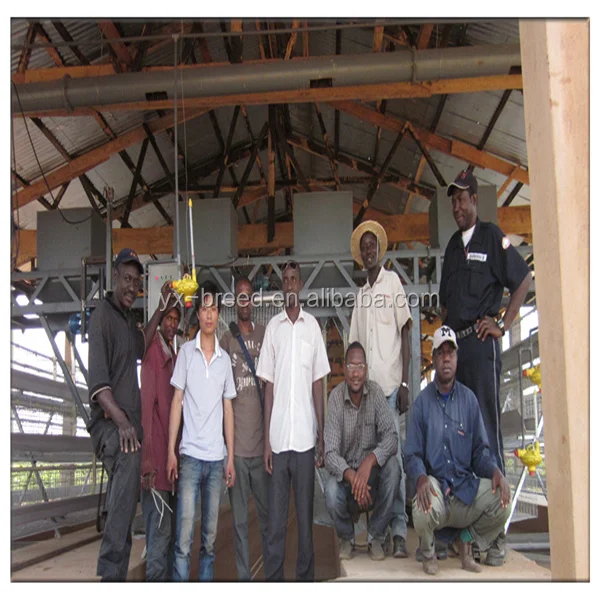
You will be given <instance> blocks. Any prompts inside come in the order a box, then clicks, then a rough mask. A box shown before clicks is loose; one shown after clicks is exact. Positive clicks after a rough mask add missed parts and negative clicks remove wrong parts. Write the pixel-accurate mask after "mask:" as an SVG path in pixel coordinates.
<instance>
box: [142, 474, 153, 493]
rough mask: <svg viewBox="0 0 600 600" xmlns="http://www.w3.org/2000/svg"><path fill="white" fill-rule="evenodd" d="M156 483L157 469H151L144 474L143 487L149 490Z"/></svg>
mask: <svg viewBox="0 0 600 600" xmlns="http://www.w3.org/2000/svg"><path fill="white" fill-rule="evenodd" d="M155 484H156V471H154V470H153V471H149V472H146V473H144V474H143V475H142V487H143V488H144V489H145V490H146V491H147V492H149V491H150V490H151V489H152V488H153V487H154V486H155Z"/></svg>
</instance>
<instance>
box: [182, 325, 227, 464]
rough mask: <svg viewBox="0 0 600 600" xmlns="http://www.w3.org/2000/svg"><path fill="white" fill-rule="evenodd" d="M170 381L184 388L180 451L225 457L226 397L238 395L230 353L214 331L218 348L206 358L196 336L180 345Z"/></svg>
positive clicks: (199, 456)
mask: <svg viewBox="0 0 600 600" xmlns="http://www.w3.org/2000/svg"><path fill="white" fill-rule="evenodd" d="M171 385H172V386H173V387H176V388H177V389H178V390H183V432H182V435H181V444H180V445H179V453H180V454H186V455H187V456H191V457H193V458H196V459H198V460H222V459H223V458H224V456H225V441H224V439H223V399H224V398H227V399H231V398H235V397H236V391H235V383H234V381H233V371H232V369H231V360H230V359H229V354H227V352H225V350H223V349H222V348H221V346H220V345H219V340H218V339H217V336H216V335H215V352H214V354H213V355H212V358H211V359H210V362H208V361H207V360H206V357H205V356H204V352H202V348H201V347H200V332H198V335H197V336H196V339H194V340H190V341H189V342H186V343H185V344H183V346H181V349H180V350H179V354H178V355H177V362H176V363H175V369H174V371H173V376H172V377H171Z"/></svg>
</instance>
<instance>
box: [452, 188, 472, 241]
mask: <svg viewBox="0 0 600 600" xmlns="http://www.w3.org/2000/svg"><path fill="white" fill-rule="evenodd" d="M452 214H453V215H454V220H455V221H456V224H457V225H458V228H459V229H460V230H461V231H466V230H467V229H470V228H471V227H473V225H475V221H476V220H477V194H473V195H472V196H471V195H470V194H469V190H459V189H458V188H454V190H453V192H452Z"/></svg>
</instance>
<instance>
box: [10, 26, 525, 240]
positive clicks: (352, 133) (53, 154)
mask: <svg viewBox="0 0 600 600" xmlns="http://www.w3.org/2000/svg"><path fill="white" fill-rule="evenodd" d="M274 21H276V26H277V28H281V27H285V28H289V27H291V25H292V20H291V19H276V20H274ZM147 22H148V21H147V20H146V19H117V23H118V26H119V27H121V29H122V31H123V34H124V35H126V36H130V35H140V34H141V33H142V30H143V24H144V23H147ZM255 22H256V19H245V20H244V21H243V29H244V30H246V31H249V30H256V23H255ZM62 23H63V24H64V25H65V26H66V28H67V30H68V31H69V34H70V35H71V36H72V37H73V39H74V40H76V41H78V42H80V43H81V45H80V47H79V49H80V50H81V51H82V52H83V53H84V54H85V55H86V57H87V58H88V59H89V60H90V61H91V62H92V63H98V62H102V61H104V62H106V61H108V60H110V58H109V55H108V50H107V45H106V42H105V41H104V42H103V41H102V35H101V32H100V28H99V26H98V21H97V20H95V19H63V20H62ZM181 23H182V21H177V22H175V21H165V20H154V21H153V25H154V27H153V30H152V32H151V33H152V34H154V33H156V32H157V31H162V32H167V33H166V35H167V36H169V35H170V33H168V32H170V31H174V30H175V29H177V27H176V26H177V25H178V24H179V25H181ZM191 23H192V21H191V20H184V21H183V24H184V25H185V26H187V27H189V26H190V25H191ZM202 23H203V28H204V31H205V32H206V33H214V32H221V26H220V21H219V20H218V19H210V20H203V21H202ZM261 23H262V24H263V25H264V23H265V22H264V20H263V21H262V22H261ZM301 23H303V21H301ZM328 23H329V24H333V23H335V20H333V19H328V20H324V19H319V20H310V21H309V25H319V26H321V25H324V24H328ZM42 24H43V26H44V28H45V30H46V32H47V33H48V35H49V36H50V38H51V39H52V40H53V41H61V37H60V35H59V33H58V32H57V30H56V29H55V27H54V26H53V24H52V23H51V21H50V20H43V21H42ZM445 24H446V22H440V23H436V25H435V27H434V30H433V33H432V38H431V41H430V46H432V47H435V46H436V45H439V42H440V39H441V35H442V31H443V30H444V25H445ZM464 24H465V23H464V21H462V22H458V21H457V22H455V23H453V28H452V31H451V34H450V38H449V41H448V45H449V46H453V45H456V43H457V42H459V41H461V42H462V43H464V44H466V45H485V44H505V43H515V42H517V43H518V42H519V25H518V20H516V19H503V20H493V21H485V22H480V21H479V22H474V21H470V22H468V23H467V27H466V32H465V29H464ZM28 27H29V22H28V21H27V20H26V19H13V20H12V21H11V31H12V39H11V41H12V45H13V49H12V52H11V69H12V71H13V72H14V71H16V69H17V66H18V62H19V59H20V55H21V51H20V49H16V47H17V46H19V45H22V44H23V41H24V39H25V36H26V34H27V30H28ZM166 27H169V28H170V29H165V28H166ZM419 27H420V25H418V24H414V23H413V24H410V25H408V26H407V28H408V30H409V31H410V32H411V34H412V35H413V36H415V37H416V36H417V35H418V32H419ZM271 33H272V34H273V31H271ZM275 35H276V36H277V37H278V38H279V39H280V46H282V47H285V44H286V43H287V40H288V39H289V33H285V34H277V33H276V32H275ZM340 36H341V49H342V53H343V54H346V55H348V54H350V55H352V54H361V53H368V52H371V51H372V43H373V29H372V28H370V27H363V28H353V29H344V30H342V31H341V34H340ZM461 38H462V39H461ZM242 39H243V59H244V60H256V59H258V58H260V51H259V37H258V36H256V35H249V36H245V37H243V38H242ZM261 39H262V41H263V43H264V44H268V40H267V35H266V32H265V34H264V35H263V36H261ZM205 40H206V45H207V47H208V49H209V52H210V54H211V58H212V60H213V61H214V62H225V61H227V60H228V57H227V54H226V50H225V43H224V38H223V37H221V36H215V37H208V38H205ZM84 42H91V44H87V43H84ZM155 44H156V42H153V46H154V45H155ZM130 47H131V49H132V51H133V50H134V44H131V45H130ZM181 47H182V45H180V48H181ZM335 48H336V32H335V30H329V31H315V32H311V33H310V34H309V54H310V56H324V55H333V54H335ZM59 52H60V53H61V56H63V58H64V59H65V61H66V63H67V64H69V65H71V64H72V65H76V64H79V61H78V59H77V58H76V57H75V55H74V54H73V53H72V52H71V51H70V50H68V48H66V47H63V48H60V49H59ZM195 54H196V59H197V60H198V61H202V60H203V59H202V53H201V51H200V48H199V47H198V44H197V43H196V50H195ZM301 54H302V34H301V33H300V34H298V36H297V40H296V44H295V46H294V56H300V55H301ZM145 64H146V65H149V66H150V65H167V66H171V65H172V64H173V44H172V41H171V40H170V39H169V37H167V38H166V43H164V44H162V45H161V46H160V47H158V48H157V49H156V50H152V51H151V52H149V53H148V55H147V57H146V60H145ZM53 66H54V61H53V60H52V58H51V57H50V55H49V54H48V52H47V51H46V50H45V49H35V50H34V51H32V54H31V59H30V64H29V68H48V67H53ZM501 97H502V91H495V92H485V93H477V94H460V95H451V96H449V97H448V99H447V102H446V106H445V108H444V111H443V113H442V117H441V119H440V122H439V124H438V127H437V130H436V133H437V134H438V135H441V136H444V137H446V138H448V139H456V140H461V141H465V142H467V143H469V144H471V145H474V146H476V145H477V144H478V143H479V142H480V140H481V137H482V135H483V133H484V132H485V130H486V128H487V125H488V123H489V121H490V119H491V117H492V115H493V113H494V111H495V109H496V107H497V105H498V102H499V101H500V99H501ZM439 101H440V99H439V97H433V98H428V99H427V98H423V99H398V100H390V101H388V102H387V111H386V114H389V115H392V116H397V117H398V118H400V119H406V120H409V121H411V122H412V123H414V124H416V125H418V126H419V127H421V128H423V129H429V127H430V126H431V123H432V120H433V118H434V115H435V113H436V110H437V107H438V104H439ZM368 105H369V106H370V107H375V103H368ZM320 108H321V111H322V114H323V120H324V122H325V126H326V129H327V132H328V134H329V138H330V141H331V144H332V145H333V143H334V137H335V136H334V133H335V125H334V124H335V117H334V115H335V113H334V110H333V109H332V108H331V107H330V106H328V105H326V104H321V105H320ZM233 110H234V108H233V107H223V108H218V109H216V110H215V115H216V118H217V121H218V123H219V128H220V131H221V136H222V138H223V141H225V140H226V139H227V135H228V131H229V124H230V122H231V118H232V115H233ZM247 110H248V117H249V121H250V124H251V127H252V131H253V134H254V137H257V136H258V134H259V132H260V130H261V128H262V126H263V124H264V123H265V122H266V121H267V119H268V111H267V107H266V106H249V107H247ZM289 115H290V122H291V127H292V131H293V132H294V133H297V134H299V135H302V136H306V137H308V138H311V139H314V140H316V141H318V142H319V143H321V144H323V138H322V132H321V129H320V127H319V123H318V120H317V117H316V114H315V108H314V105H313V104H310V103H306V104H290V105H289ZM103 116H104V118H105V119H106V121H107V122H108V123H109V125H110V126H111V127H112V129H113V130H114V131H115V133H116V134H117V135H122V134H123V133H125V132H127V131H129V130H131V129H133V128H135V127H138V126H140V125H141V124H142V123H143V122H144V121H146V120H148V119H149V118H155V117H156V115H155V114H154V113H146V114H144V113H141V112H138V113H135V112H129V113H124V112H118V111H117V112H114V113H108V112H107V113H103ZM43 122H44V123H45V125H46V126H47V127H48V128H49V130H50V131H51V132H52V133H53V134H54V135H55V137H56V138H57V139H58V141H59V142H60V143H61V144H62V145H63V146H64V148H65V149H66V150H67V152H69V153H71V154H81V153H84V152H86V151H88V150H90V149H93V148H97V147H99V146H101V145H102V144H104V143H106V142H107V141H108V138H107V136H106V135H105V134H104V132H103V131H102V130H101V128H100V126H99V125H98V123H97V122H96V120H95V119H93V118H91V117H77V118H65V117H60V118H59V117H53V118H44V119H43ZM28 124H29V130H30V134H31V136H32V140H33V143H34V145H35V148H36V152H37V154H38V158H39V160H40V162H41V164H42V168H43V169H44V171H45V172H50V171H52V170H53V169H55V168H57V167H59V166H61V165H63V164H64V163H65V161H64V159H63V158H62V157H61V156H60V154H59V153H58V151H57V150H56V149H55V148H54V147H53V146H52V144H51V143H50V142H49V141H48V140H47V139H46V138H45V137H44V136H43V135H42V134H41V133H40V132H39V131H38V130H37V128H36V127H35V126H34V125H32V123H31V122H30V121H28ZM13 126H14V136H15V138H14V139H15V145H16V148H17V156H16V158H17V172H18V173H19V174H20V175H21V176H23V177H25V178H26V179H28V180H36V179H38V178H39V176H40V172H39V168H38V166H37V162H36V160H35V157H34V155H33V151H32V150H31V144H30V142H29V139H28V137H27V133H26V131H25V127H24V123H23V120H22V119H14V120H13ZM177 132H178V143H179V146H180V148H181V149H182V150H183V151H184V152H185V154H186V156H187V160H188V163H189V164H191V165H193V164H197V163H201V162H202V161H206V160H207V159H208V158H210V157H214V156H218V153H219V151H220V145H219V143H218V140H217V136H216V134H215V131H214V129H213V125H212V123H211V119H210V117H209V115H208V114H205V115H202V116H200V117H198V118H195V119H193V120H191V121H188V122H186V123H185V124H181V125H179V126H178V128H177ZM376 134H377V128H376V127H374V126H373V125H371V124H369V123H363V122H361V121H360V120H358V119H356V118H354V117H351V116H348V115H347V114H345V113H344V112H340V129H339V140H340V150H341V151H342V152H344V153H347V154H350V155H353V156H356V157H358V158H361V159H363V160H365V161H367V162H370V161H371V160H372V158H373V153H374V148H375V139H376ZM249 139H250V134H249V133H248V129H247V126H246V123H245V119H244V118H243V115H241V114H240V116H239V119H238V123H237V125H236V128H235V132H234V136H233V144H234V145H235V144H240V143H245V142H247V141H249ZM395 139H396V134H394V133H393V132H390V131H386V130H384V131H382V134H381V139H380V142H379V147H378V153H377V161H376V165H377V167H380V166H381V164H382V162H383V161H384V159H385V157H386V155H387V153H388V152H389V150H390V148H391V146H392V144H393V143H394V140H395ZM156 140H157V143H158V146H159V148H160V150H161V153H162V155H163V157H164V160H165V161H166V163H167V166H168V168H169V170H170V171H171V172H172V171H173V162H174V148H173V143H172V141H171V139H170V138H169V136H168V134H167V133H166V132H163V133H160V134H158V135H157V136H156ZM140 148H141V144H136V145H135V146H134V147H132V148H128V149H127V152H128V154H129V156H130V158H131V160H132V161H133V163H134V164H136V163H137V158H138V155H139V152H140ZM484 150H485V151H486V152H490V153H493V154H496V155H498V156H501V157H502V158H504V159H505V160H508V161H510V162H514V163H515V164H516V163H517V162H520V163H521V164H522V165H524V166H526V165H527V150H526V141H525V125H524V113H523V98H522V94H521V92H519V91H513V92H512V93H511V96H510V99H509V101H508V103H507V104H506V106H505V108H504V110H503V112H502V114H501V116H500V118H499V119H498V121H497V123H496V125H495V127H494V129H493V131H492V133H491V135H490V136H489V139H488V140H487V143H486V145H485V148H484ZM294 154H295V157H296V159H297V161H298V163H299V165H300V168H301V169H302V171H303V173H304V174H305V176H306V177H307V178H311V179H314V178H323V179H331V178H332V173H331V167H330V165H329V162H328V161H327V160H325V159H323V158H319V157H316V156H313V155H312V154H310V153H307V152H304V151H303V150H301V149H295V150H294ZM431 154H432V157H433V159H434V161H435V162H436V165H437V166H438V168H439V170H440V171H441V173H442V175H443V177H444V178H445V179H446V180H447V181H450V180H451V179H452V178H453V177H454V176H455V174H456V173H457V172H458V171H459V170H460V169H462V168H464V167H465V166H466V164H465V162H464V161H461V160H458V159H456V158H453V157H451V156H447V155H445V154H442V153H439V152H436V151H432V152H431ZM260 158H261V160H262V163H263V167H264V168H265V169H266V168H267V153H266V151H263V152H261V154H260ZM420 159H421V153H420V151H419V149H418V148H417V146H416V145H415V144H414V142H413V141H412V139H410V138H409V137H408V136H405V138H404V139H403V141H402V143H401V144H400V146H399V148H398V150H397V151H396V153H395V155H394V157H393V160H392V162H391V169H392V170H394V171H395V172H399V173H401V174H403V175H405V176H407V177H414V175H415V173H416V170H417V166H418V164H419V162H420ZM179 166H180V167H181V166H182V165H181V162H180V163H179ZM245 167H246V159H244V160H241V161H239V162H238V163H237V164H234V165H232V169H233V170H234V172H235V175H236V177H237V179H238V180H240V179H241V177H242V175H243V173H244V170H245ZM338 171H339V174H340V176H341V177H344V176H356V175H358V173H356V171H354V170H352V169H350V168H348V167H345V166H339V167H338ZM284 172H285V174H286V175H285V176H286V177H287V170H286V168H285V165H284ZM276 173H277V178H279V177H280V174H281V171H280V167H279V164H277V165H276ZM142 174H143V177H144V179H145V180H146V182H147V183H148V184H150V185H152V184H153V183H155V182H157V181H161V180H163V179H164V176H165V174H164V171H163V169H162V166H161V165H160V163H159V161H158V159H157V158H156V155H155V153H154V150H153V149H152V147H151V146H149V147H148V150H147V155H146V159H145V162H144V166H143V170H142ZM475 174H476V175H477V177H478V178H479V180H480V182H481V184H482V185H484V184H492V185H496V186H497V187H498V188H499V187H500V186H501V185H502V184H503V183H504V181H505V176H503V175H500V174H498V173H494V172H492V171H489V170H483V169H479V168H476V169H475ZM88 176H89V177H90V179H91V181H92V183H93V184H94V185H95V186H96V187H97V188H98V189H99V190H100V191H101V190H102V189H103V188H104V186H105V185H108V186H110V187H113V188H114V190H115V198H116V199H117V200H123V199H125V198H126V197H127V195H128V194H129V189H130V186H131V181H132V177H133V176H132V174H131V172H130V170H129V169H128V168H127V167H126V165H125V164H124V163H123V160H122V159H121V158H120V157H119V156H118V155H117V156H112V157H111V158H110V159H109V160H108V161H106V162H105V163H103V164H101V165H99V166H97V167H96V168H95V169H93V170H91V171H90V172H89V173H88ZM292 176H294V169H293V167H292ZM216 178H217V173H216V172H213V173H211V174H210V175H209V176H207V177H205V178H204V179H202V180H200V181H196V180H194V181H186V180H185V179H183V180H182V178H180V180H179V186H180V189H184V188H185V187H186V186H187V185H188V184H189V186H192V185H196V184H198V183H200V184H202V185H214V183H215V181H216ZM259 179H260V173H259V170H258V167H257V165H254V167H253V169H252V171H251V174H250V178H249V180H250V181H252V182H256V181H259ZM421 181H422V183H424V184H428V185H432V186H435V185H437V184H438V182H437V181H436V179H435V177H434V175H433V173H432V172H431V169H430V168H429V166H428V165H426V166H425V168H424V170H423V175H422V179H421ZM223 185H226V186H230V185H232V180H231V176H230V174H229V172H228V170H226V172H225V174H224V177H223ZM513 186H514V183H512V184H511V185H509V186H508V189H507V190H506V192H504V194H503V196H502V197H501V198H500V199H499V205H500V204H502V202H503V201H504V200H505V199H506V197H507V196H508V194H509V193H510V191H511V190H512V188H513ZM343 189H348V190H351V191H352V193H353V196H354V198H355V199H356V200H362V199H363V198H364V197H365V195H366V193H367V190H368V183H357V184H354V185H352V186H349V185H344V186H343ZM209 195H210V193H209ZM225 195H229V196H230V195H231V194H230V193H227V194H225ZM407 197H408V193H406V192H404V191H402V190H399V189H397V188H395V187H392V186H389V185H386V184H383V185H381V186H380V188H379V190H378V191H377V193H376V194H375V196H374V198H373V200H372V203H371V205H372V206H373V207H374V208H377V209H379V210H382V211H384V212H386V213H398V212H402V211H403V210H404V206H405V204H406V200H407ZM527 202H529V187H528V186H523V187H522V189H521V191H520V193H519V194H518V195H517V197H516V198H515V199H514V200H513V205H519V204H521V203H527ZM161 203H162V205H163V206H164V207H165V210H167V212H169V214H171V215H173V212H174V199H173V196H172V194H170V195H167V196H165V197H164V198H163V199H162V200H161ZM266 204H267V203H266V202H264V201H262V202H261V204H260V209H259V213H258V214H259V219H263V220H264V219H265V218H266ZM86 205H88V200H87V198H86V196H85V193H84V191H83V189H82V187H81V184H80V183H79V181H74V182H73V183H72V184H71V185H70V186H69V188H68V190H67V192H66V194H65V196H64V197H63V200H62V202H61V207H65V208H67V207H70V206H86ZM428 207H429V203H428V201H426V200H425V199H422V198H420V197H417V196H415V197H414V198H413V200H412V203H411V207H410V212H419V211H423V210H428ZM38 208H39V209H41V210H43V207H41V205H40V204H39V203H37V202H32V203H30V204H29V205H27V206H25V207H24V208H22V209H21V210H20V211H19V218H20V221H21V226H23V227H26V228H31V227H35V226H36V219H35V215H36V212H37V210H38ZM252 208H253V207H252V206H251V207H249V209H252ZM284 211H285V196H284V192H283V191H278V192H277V194H276V214H282V213H283V212H284ZM238 212H239V217H240V223H243V222H245V219H244V217H243V216H242V213H241V210H240V211H238ZM250 212H252V210H250ZM130 221H131V223H132V225H133V226H139V227H152V226H156V225H161V224H164V219H163V217H162V216H161V215H160V214H159V212H158V211H157V210H156V208H155V207H154V206H153V205H152V204H151V203H149V204H148V205H147V206H144V207H143V208H141V209H139V210H136V211H134V212H133V213H132V215H131V219H130Z"/></svg>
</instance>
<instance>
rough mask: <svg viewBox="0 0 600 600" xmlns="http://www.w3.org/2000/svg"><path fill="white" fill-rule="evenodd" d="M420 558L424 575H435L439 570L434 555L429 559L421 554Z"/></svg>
mask: <svg viewBox="0 0 600 600" xmlns="http://www.w3.org/2000/svg"><path fill="white" fill-rule="evenodd" d="M421 558H422V560H423V573H425V575H437V572H438V571H439V570H440V568H439V567H438V562H437V558H436V556H435V554H434V555H433V556H432V557H431V558H425V557H424V556H423V555H422V554H421Z"/></svg>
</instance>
